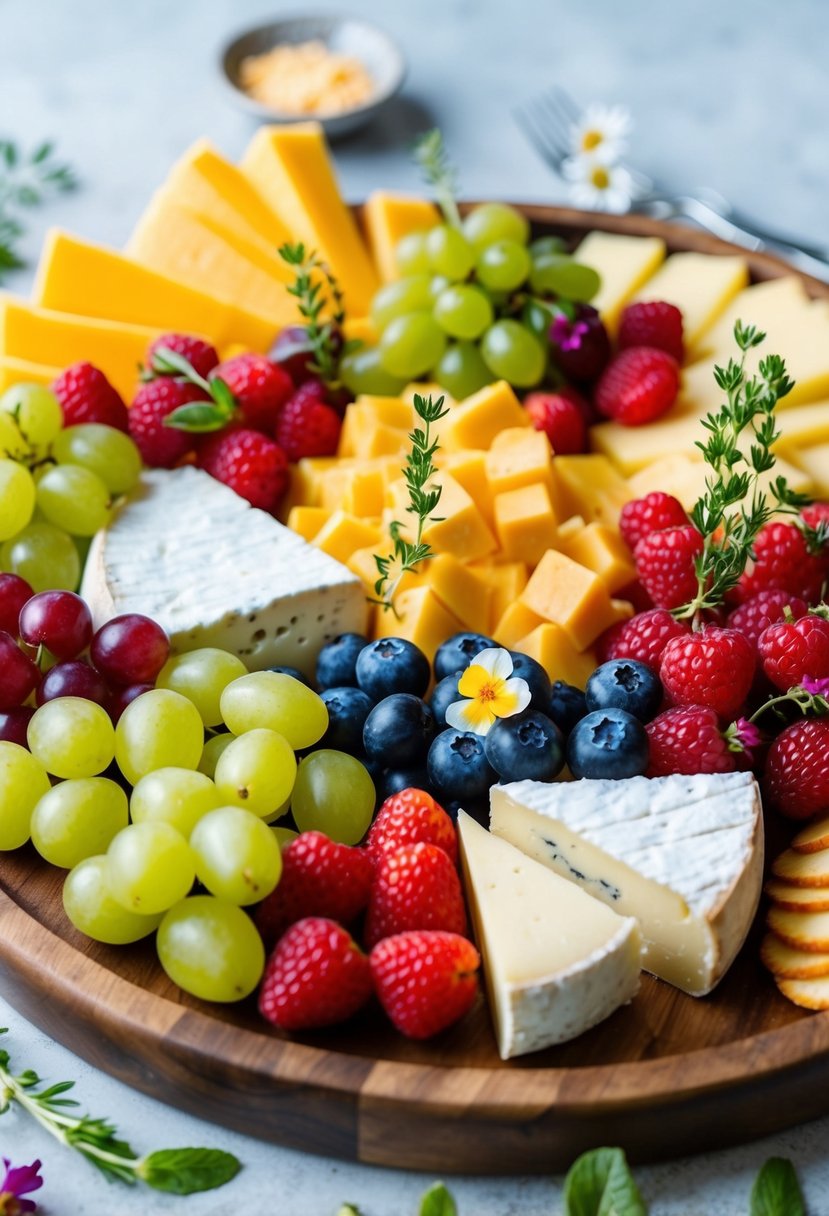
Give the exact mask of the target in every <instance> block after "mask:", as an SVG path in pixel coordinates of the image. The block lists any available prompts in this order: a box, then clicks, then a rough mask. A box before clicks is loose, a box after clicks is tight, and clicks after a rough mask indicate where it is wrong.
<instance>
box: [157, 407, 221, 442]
mask: <svg viewBox="0 0 829 1216" xmlns="http://www.w3.org/2000/svg"><path fill="white" fill-rule="evenodd" d="M227 423H228V415H227V413H226V411H225V410H223V409H222V408H221V406H218V405H213V404H212V403H211V402H210V401H191V402H190V403H189V405H180V406H179V407H178V409H175V410H172V411H171V412H170V413H169V414H168V415H167V417H166V418H165V419H164V426H169V427H172V428H173V429H174V430H176V431H188V432H189V433H191V434H194V435H207V434H209V433H210V432H211V431H220V430H221V429H222V427H225V426H227Z"/></svg>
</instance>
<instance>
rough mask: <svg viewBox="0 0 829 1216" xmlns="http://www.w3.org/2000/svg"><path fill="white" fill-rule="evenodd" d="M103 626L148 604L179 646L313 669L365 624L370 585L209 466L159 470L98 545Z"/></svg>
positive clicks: (89, 592) (92, 579)
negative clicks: (329, 647)
mask: <svg viewBox="0 0 829 1216" xmlns="http://www.w3.org/2000/svg"><path fill="white" fill-rule="evenodd" d="M81 595H82V596H83V597H84V598H85V599H86V600H87V602H88V603H89V606H90V609H91V611H92V616H93V620H94V623H95V627H96V628H98V626H100V625H102V624H103V623H104V621H108V620H109V619H110V618H111V617H113V616H119V615H120V614H121V613H124V612H142V613H145V614H146V615H147V616H151V617H153V619H154V620H156V621H158V623H159V624H160V625H161V626H162V627H163V628H164V629H166V630H167V632H168V634H169V635H170V640H171V643H172V646H173V649H174V650H175V651H182V650H195V649H198V648H199V647H201V646H219V647H222V648H223V649H225V650H229V651H231V652H232V653H233V654H236V655H238V656H239V657H240V658H241V659H242V660H243V662H244V663H245V664H246V665H247V666H248V668H250V669H251V670H260V669H262V668H266V667H271V666H277V665H279V666H293V667H298V668H299V669H300V670H301V671H304V672H306V673H307V674H309V675H311V674H313V670H314V665H315V662H316V658H317V655H318V653H319V651H320V649H321V648H322V646H323V645H324V644H325V643H326V642H327V641H330V639H331V638H333V637H336V635H337V634H339V633H345V632H349V631H354V632H357V633H362V632H363V631H364V629H365V625H366V616H367V609H366V600H365V592H364V590H363V585H362V583H361V582H360V580H359V579H358V578H357V577H356V576H355V575H353V574H352V573H351V572H350V571H349V570H347V569H346V568H345V566H343V565H341V564H340V563H339V562H338V561H335V560H334V558H332V557H329V556H328V554H327V553H322V552H321V551H320V550H319V549H315V548H313V547H312V546H311V545H309V544H308V543H307V542H306V541H305V540H303V539H302V537H301V536H298V535H297V534H296V533H295V532H292V531H291V530H290V529H289V528H285V527H283V525H282V524H280V523H278V522H277V521H276V520H275V519H274V518H273V517H272V516H270V515H268V514H267V513H266V512H265V511H259V510H257V509H256V508H254V507H251V506H250V505H249V504H248V503H247V502H245V500H244V499H243V498H240V497H239V495H238V494H236V493H235V492H234V491H233V490H231V489H230V488H229V487H228V486H225V485H222V483H221V482H218V481H216V480H215V479H214V478H212V477H211V476H210V475H209V474H208V473H205V472H203V471H202V470H200V469H194V468H192V467H189V466H188V467H185V468H181V469H173V470H171V471H168V470H166V469H153V470H151V471H149V472H145V473H144V474H142V477H141V482H140V484H139V486H138V488H137V490H136V491H135V493H134V494H132V495H131V496H130V498H129V499H127V501H126V502H125V503H124V504H123V506H121V507H120V508H119V509H118V511H117V512H116V514H115V516H114V517H113V519H112V522H111V523H110V525H109V527H107V528H105V529H104V530H103V531H101V532H99V533H98V534H97V536H96V537H95V538H94V540H93V542H92V545H91V547H90V550H89V557H88V559H87V563H86V568H85V570H84V576H83V582H82V584H81Z"/></svg>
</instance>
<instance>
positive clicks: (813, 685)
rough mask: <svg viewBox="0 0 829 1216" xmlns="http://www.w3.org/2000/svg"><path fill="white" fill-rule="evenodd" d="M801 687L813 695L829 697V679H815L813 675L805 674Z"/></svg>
mask: <svg viewBox="0 0 829 1216" xmlns="http://www.w3.org/2000/svg"><path fill="white" fill-rule="evenodd" d="M800 687H801V688H804V689H805V690H806V692H808V693H811V695H812V696H813V697H829V679H822V680H813V679H812V677H811V676H804V677H803V679H802V680H801V681H800Z"/></svg>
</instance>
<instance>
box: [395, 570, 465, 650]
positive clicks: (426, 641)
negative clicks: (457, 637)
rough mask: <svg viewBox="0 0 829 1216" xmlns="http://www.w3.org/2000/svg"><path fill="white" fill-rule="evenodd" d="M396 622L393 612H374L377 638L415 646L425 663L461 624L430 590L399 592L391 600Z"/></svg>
mask: <svg viewBox="0 0 829 1216" xmlns="http://www.w3.org/2000/svg"><path fill="white" fill-rule="evenodd" d="M395 607H396V608H397V611H398V613H399V616H400V619H398V618H397V617H395V615H394V613H393V612H384V611H383V610H382V608H381V609H378V612H377V617H376V618H375V634H376V636H377V637H381V638H383V637H404V638H408V640H409V641H410V642H414V644H415V646H419V647H420V649H421V650H422V651H423V653H424V654H425V655H426V656H427V658H428V659H429V661H430V662H431V660H432V659H433V658H434V657H435V651H436V650H437V648H438V646H440V644H441V643H442V642H445V641H446V639H447V638H449V637H451V636H452V634H453V633H458V632H459V631H460V630H461V629H463V623H462V621H460V620H459V619H458V617H456V616H455V615H454V614H453V613H451V612H450V611H449V609H448V608H446V607H445V606H444V605H443V604H442V603H441V601H440V600H439V599H438V597H437V596H436V595H435V593H434V591H433V590H432V588H431V587H414V588H412V589H411V590H409V591H402V592H401V593H400V595H398V596H397V598H396V600H395Z"/></svg>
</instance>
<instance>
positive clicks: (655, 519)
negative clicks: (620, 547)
mask: <svg viewBox="0 0 829 1216" xmlns="http://www.w3.org/2000/svg"><path fill="white" fill-rule="evenodd" d="M687 523H688V513H687V512H686V510H685V508H684V507H683V505H682V503H681V502H680V501H679V499H678V498H674V496H673V494H666V493H665V492H664V491H663V490H653V491H652V493H650V494H646V495H645V497H644V498H633V499H631V501H630V502H626V503H625V505H624V506H623V507H622V512H621V515H620V516H619V531H620V532H621V533H622V536H623V538H624V541H625V544H626V545H627V547H628V548H629V549H630V551H631V553H633V551H634V549H635V548H636V546H637V545H638V544H639V541H640V540H641V539H642V537H643V536H649V535H650V533H651V532H661V531H662V530H663V529H664V528H682V527H684V526H685V524H687Z"/></svg>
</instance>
